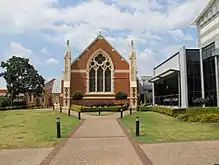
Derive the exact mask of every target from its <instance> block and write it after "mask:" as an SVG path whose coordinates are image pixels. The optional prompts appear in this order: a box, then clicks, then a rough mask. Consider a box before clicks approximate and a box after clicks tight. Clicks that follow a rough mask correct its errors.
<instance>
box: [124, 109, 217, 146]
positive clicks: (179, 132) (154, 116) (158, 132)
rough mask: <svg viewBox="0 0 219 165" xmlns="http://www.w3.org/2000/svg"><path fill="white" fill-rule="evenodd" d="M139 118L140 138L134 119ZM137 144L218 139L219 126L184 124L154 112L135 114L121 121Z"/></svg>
mask: <svg viewBox="0 0 219 165" xmlns="http://www.w3.org/2000/svg"><path fill="white" fill-rule="evenodd" d="M136 116H139V117H140V136H139V137H136V136H135V118H136ZM121 121H122V123H123V124H124V125H125V126H126V127H127V128H128V129H129V131H130V133H131V134H132V135H133V136H134V138H135V139H136V140H137V141H138V142H173V141H195V140H216V139H219V124H212V123H198V122H196V123H194V122H184V121H180V120H178V119H175V118H173V117H170V116H167V115H163V114H159V113H156V112H137V113H134V114H133V115H127V116H125V117H124V118H123V119H121Z"/></svg>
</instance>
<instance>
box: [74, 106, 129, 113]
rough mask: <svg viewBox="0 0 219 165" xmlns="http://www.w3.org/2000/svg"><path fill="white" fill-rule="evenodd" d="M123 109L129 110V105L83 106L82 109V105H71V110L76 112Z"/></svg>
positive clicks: (116, 110)
mask: <svg viewBox="0 0 219 165" xmlns="http://www.w3.org/2000/svg"><path fill="white" fill-rule="evenodd" d="M121 109H123V110H127V109H128V106H105V107H85V106H82V109H81V105H74V104H73V105H72V106H71V110H73V111H76V112H79V111H81V112H98V111H99V110H100V111H111V112H118V111H120V110H121Z"/></svg>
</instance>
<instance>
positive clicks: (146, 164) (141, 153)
mask: <svg viewBox="0 0 219 165" xmlns="http://www.w3.org/2000/svg"><path fill="white" fill-rule="evenodd" d="M116 120H117V122H118V124H119V126H120V127H121V128H122V130H123V132H124V133H125V135H126V136H127V138H128V140H129V141H130V143H131V144H132V147H133V148H134V150H135V152H136V153H137V155H138V157H139V158H140V159H141V161H142V163H143V164H144V165H153V164H152V162H151V160H150V159H149V158H148V157H147V155H146V154H145V152H144V151H143V150H142V149H141V147H140V146H139V144H138V142H136V141H135V139H133V137H132V136H131V135H130V133H129V132H128V130H127V128H126V127H125V126H124V125H123V123H122V122H121V121H120V119H119V118H117V119H116Z"/></svg>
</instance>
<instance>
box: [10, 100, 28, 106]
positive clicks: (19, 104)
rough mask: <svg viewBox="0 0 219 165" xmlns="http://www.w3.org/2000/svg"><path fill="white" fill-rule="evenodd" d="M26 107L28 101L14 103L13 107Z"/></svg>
mask: <svg viewBox="0 0 219 165" xmlns="http://www.w3.org/2000/svg"><path fill="white" fill-rule="evenodd" d="M24 105H26V101H24V100H22V101H14V102H13V106H24Z"/></svg>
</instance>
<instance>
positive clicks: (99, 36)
mask: <svg viewBox="0 0 219 165" xmlns="http://www.w3.org/2000/svg"><path fill="white" fill-rule="evenodd" d="M99 39H102V40H104V41H105V42H106V43H107V44H108V45H109V46H110V47H112V48H113V49H114V51H115V52H116V53H117V54H118V55H119V56H120V57H121V58H123V59H124V61H126V62H127V63H129V62H128V61H127V60H126V59H125V58H124V57H122V55H121V54H120V53H119V52H118V51H117V50H116V49H115V48H114V47H113V46H112V45H111V44H110V43H109V42H108V41H107V40H106V39H105V38H104V37H103V35H102V34H101V32H100V34H99V35H98V36H97V37H96V38H95V39H94V40H93V41H92V42H91V43H90V44H89V45H88V46H87V47H86V48H85V49H84V50H83V51H82V52H81V54H80V55H79V56H78V57H76V58H75V59H74V61H73V62H72V63H71V64H73V63H75V62H76V61H77V59H80V57H81V56H83V54H84V53H85V52H86V51H87V50H88V49H89V48H90V47H91V46H92V45H94V43H96V42H97V41H98V40H99Z"/></svg>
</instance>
